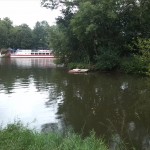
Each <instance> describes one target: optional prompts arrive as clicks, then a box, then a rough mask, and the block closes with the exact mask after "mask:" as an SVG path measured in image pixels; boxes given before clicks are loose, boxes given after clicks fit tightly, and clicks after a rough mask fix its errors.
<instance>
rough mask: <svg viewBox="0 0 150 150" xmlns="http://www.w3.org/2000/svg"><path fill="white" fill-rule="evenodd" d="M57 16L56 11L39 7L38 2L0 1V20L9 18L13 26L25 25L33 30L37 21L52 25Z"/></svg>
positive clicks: (29, 0)
mask: <svg viewBox="0 0 150 150" xmlns="http://www.w3.org/2000/svg"><path fill="white" fill-rule="evenodd" d="M59 15H60V12H59V11H58V10H53V11H52V10H50V9H46V8H43V7H41V5H40V0H0V18H1V19H3V18H5V17H8V18H10V20H11V21H12V22H13V25H14V26H16V25H21V24H23V23H26V24H27V25H29V27H30V28H34V26H35V23H36V22H37V21H43V20H45V21H47V22H48V23H49V25H54V24H55V18H56V17H57V16H59Z"/></svg>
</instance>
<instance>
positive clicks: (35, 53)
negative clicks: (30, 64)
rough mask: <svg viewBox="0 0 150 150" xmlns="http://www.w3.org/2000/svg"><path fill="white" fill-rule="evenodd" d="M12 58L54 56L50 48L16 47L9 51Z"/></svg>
mask: <svg viewBox="0 0 150 150" xmlns="http://www.w3.org/2000/svg"><path fill="white" fill-rule="evenodd" d="M10 57H12V58H54V55H53V53H52V50H24V49H18V50H16V52H14V53H11V55H10Z"/></svg>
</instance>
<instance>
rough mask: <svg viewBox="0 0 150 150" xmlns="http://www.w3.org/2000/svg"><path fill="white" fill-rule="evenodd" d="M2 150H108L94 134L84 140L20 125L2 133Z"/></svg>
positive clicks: (0, 132)
mask: <svg viewBox="0 0 150 150" xmlns="http://www.w3.org/2000/svg"><path fill="white" fill-rule="evenodd" d="M0 149H1V150H5V149H6V150H91V149H92V150H107V149H108V148H107V146H105V144H104V142H102V140H101V139H96V137H95V135H94V134H93V133H92V134H91V135H90V136H89V137H87V138H85V139H82V138H81V136H79V135H76V134H67V135H66V136H65V137H63V135H61V134H59V133H48V134H44V133H37V132H34V131H32V130H29V129H27V128H26V127H24V126H22V125H21V124H20V123H17V124H10V125H8V126H7V127H6V128H5V129H3V130H1V131H0Z"/></svg>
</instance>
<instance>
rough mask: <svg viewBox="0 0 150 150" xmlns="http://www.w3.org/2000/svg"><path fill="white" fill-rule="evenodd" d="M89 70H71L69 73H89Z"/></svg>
mask: <svg viewBox="0 0 150 150" xmlns="http://www.w3.org/2000/svg"><path fill="white" fill-rule="evenodd" d="M88 71H89V69H72V70H69V73H87V72H88Z"/></svg>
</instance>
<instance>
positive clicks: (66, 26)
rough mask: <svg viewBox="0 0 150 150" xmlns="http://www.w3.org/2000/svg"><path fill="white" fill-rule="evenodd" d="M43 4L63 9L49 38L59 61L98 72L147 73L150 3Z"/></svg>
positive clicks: (85, 0) (89, 0) (78, 0)
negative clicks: (91, 67) (92, 67)
mask: <svg viewBox="0 0 150 150" xmlns="http://www.w3.org/2000/svg"><path fill="white" fill-rule="evenodd" d="M46 2H48V1H47V0H43V1H42V4H43V6H44V7H48V8H51V9H55V8H57V7H58V6H60V5H63V6H65V7H62V10H61V12H62V16H60V17H58V18H57V26H56V27H52V31H51V32H52V34H51V37H50V42H51V46H52V47H53V49H54V51H55V53H56V54H57V55H59V56H60V58H61V60H62V62H65V63H87V64H94V65H95V66H96V68H97V69H100V70H114V69H121V70H122V71H124V72H128V73H142V74H148V72H149V70H150V68H149V67H150V62H149V54H148V53H149V52H148V51H149V49H148V47H149V46H150V45H149V39H150V28H149V26H150V15H149V14H150V1H147V0H138V1H137V0H128V1H124V0H119V1H118V0H72V1H70V0H61V1H59V0H58V1H56V0H50V1H49V3H46ZM44 4H45V5H44ZM133 49H134V50H133ZM143 59H144V60H143ZM145 64H146V65H145Z"/></svg>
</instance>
